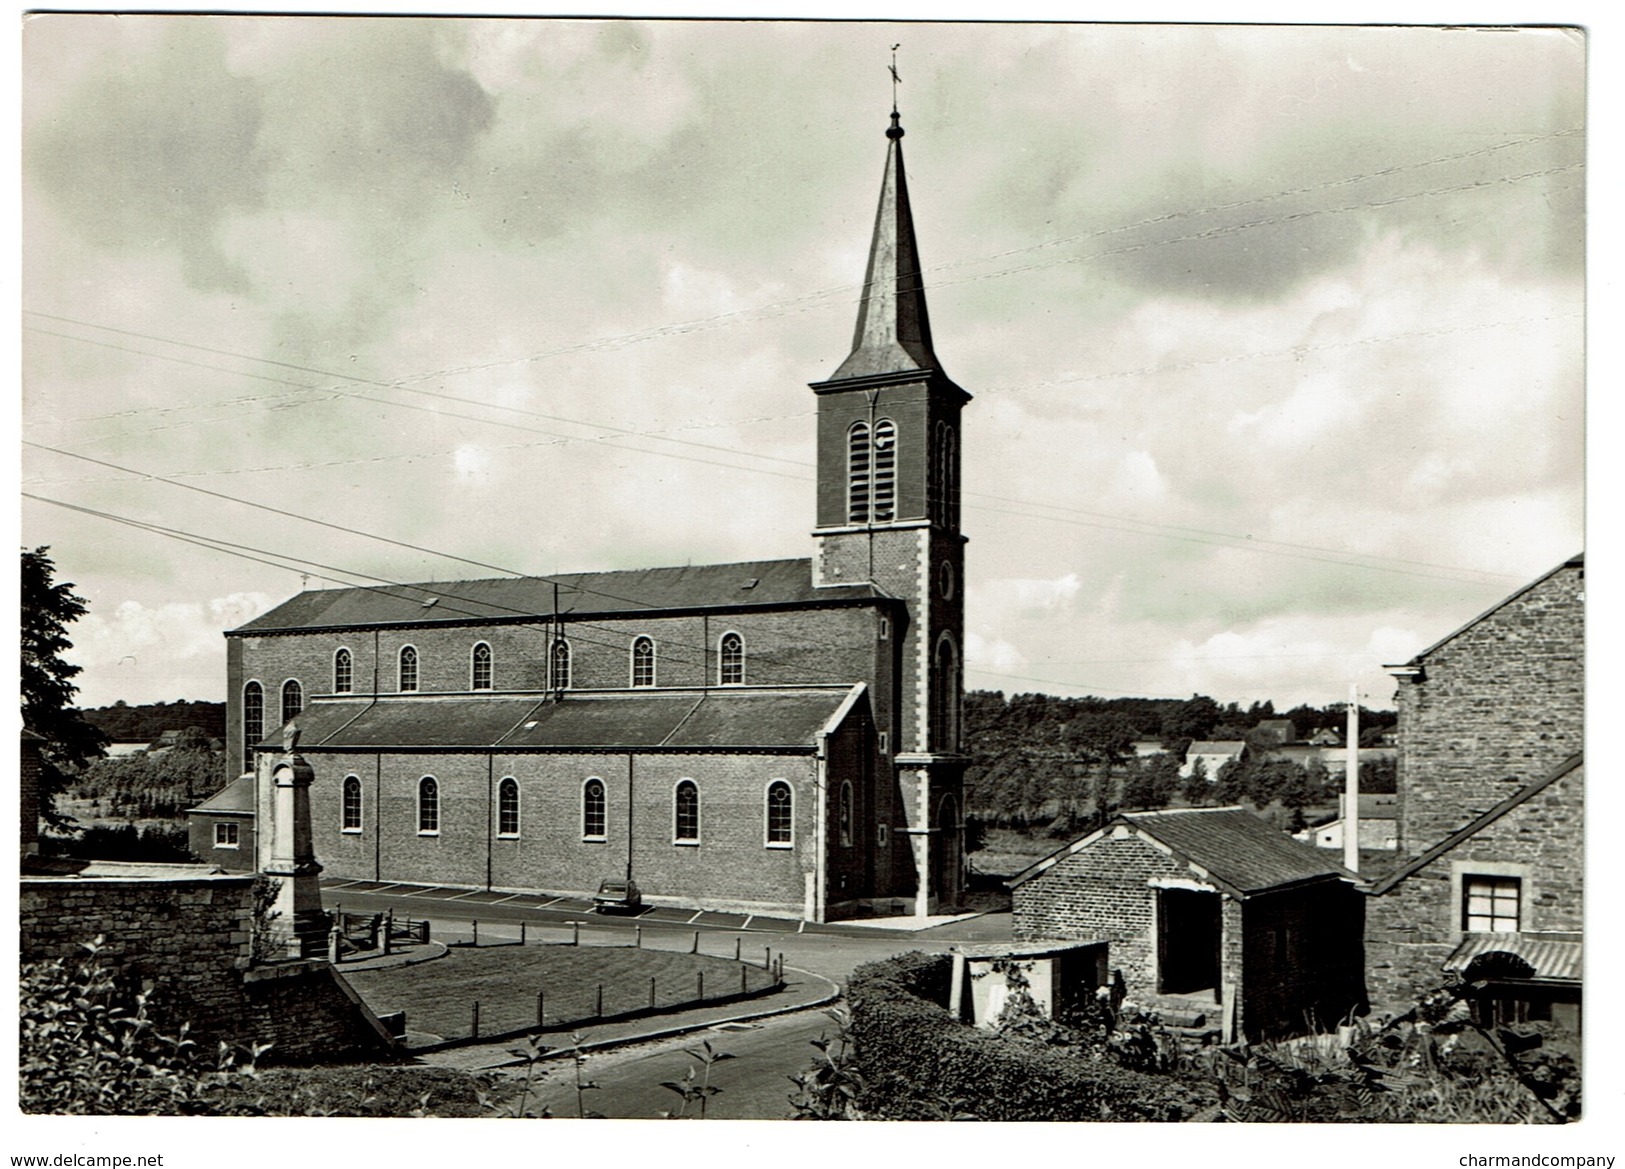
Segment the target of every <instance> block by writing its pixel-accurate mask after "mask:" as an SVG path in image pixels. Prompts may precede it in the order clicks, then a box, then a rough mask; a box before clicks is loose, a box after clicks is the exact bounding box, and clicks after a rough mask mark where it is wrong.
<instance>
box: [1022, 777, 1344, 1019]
mask: <svg viewBox="0 0 1625 1169" xmlns="http://www.w3.org/2000/svg"><path fill="white" fill-rule="evenodd" d="M1010 887H1011V891H1012V896H1013V909H1014V932H1015V937H1016V940H1017V941H1018V942H1031V941H1038V940H1041V939H1063V938H1074V939H1086V940H1090V941H1104V942H1107V943H1109V945H1110V948H1111V949H1110V953H1111V965H1112V967H1113V969H1114V977H1115V976H1116V975H1117V974H1120V975H1121V976H1122V980H1123V989H1124V990H1125V991H1126V992H1127V994H1128V996H1129V997H1130V998H1131V999H1133V1000H1135V1001H1136V1002H1138V1003H1139V1004H1141V1005H1142V1006H1145V1007H1148V1008H1151V1009H1153V1010H1156V1011H1158V1012H1159V1013H1161V1014H1163V1015H1164V1017H1165V1018H1166V1019H1167V1020H1168V1021H1170V1022H1176V1023H1183V1024H1187V1025H1192V1026H1203V1027H1210V1028H1212V1029H1213V1030H1216V1031H1219V1032H1220V1033H1221V1035H1222V1037H1223V1039H1224V1040H1225V1041H1226V1042H1231V1041H1235V1040H1242V1039H1245V1040H1248V1041H1258V1040H1262V1039H1269V1038H1277V1037H1282V1036H1287V1035H1293V1034H1302V1033H1304V1032H1306V1031H1312V1030H1321V1029H1327V1028H1330V1027H1333V1026H1335V1025H1336V1024H1337V1023H1339V1022H1341V1021H1342V1020H1344V1019H1346V1018H1347V1017H1348V1016H1349V1015H1351V1014H1353V1013H1355V1012H1356V1011H1359V1010H1362V1009H1363V1008H1364V1006H1365V988H1364V978H1363V969H1362V966H1363V956H1362V951H1361V933H1362V919H1361V914H1362V912H1363V909H1364V904H1363V902H1364V899H1363V898H1362V897H1361V896H1360V894H1359V893H1358V892H1357V891H1356V890H1355V888H1354V878H1353V875H1352V874H1350V873H1349V872H1347V871H1346V870H1345V869H1343V868H1342V867H1341V866H1339V865H1338V864H1336V863H1335V862H1334V861H1332V860H1331V858H1330V857H1328V856H1327V854H1326V853H1325V852H1322V851H1320V850H1319V849H1315V848H1313V847H1311V846H1309V845H1306V844H1303V843H1302V842H1300V841H1297V840H1293V839H1292V838H1291V837H1290V836H1288V835H1286V834H1285V833H1284V832H1280V831H1278V830H1276V829H1275V828H1272V827H1271V826H1270V825H1268V824H1266V823H1265V822H1264V821H1263V820H1261V819H1259V818H1258V817H1257V816H1254V815H1253V814H1252V813H1250V812H1247V811H1244V810H1243V809H1241V808H1189V809H1180V810H1174V811H1163V812H1141V813H1133V814H1127V815H1120V816H1118V817H1116V818H1115V819H1113V820H1112V821H1111V822H1109V823H1108V824H1106V825H1105V827H1103V828H1101V829H1100V830H1098V831H1096V832H1092V833H1090V834H1089V835H1087V836H1084V837H1082V838H1081V839H1079V840H1076V841H1073V842H1072V843H1071V844H1068V845H1067V846H1065V847H1064V848H1062V849H1060V850H1059V851H1058V852H1055V853H1053V854H1051V855H1050V856H1048V857H1045V858H1044V859H1043V860H1041V861H1039V862H1038V863H1037V864H1035V865H1033V866H1032V867H1030V868H1028V869H1027V870H1025V871H1024V872H1022V873H1019V874H1018V875H1017V876H1016V877H1014V878H1013V879H1012V880H1011V882H1010Z"/></svg>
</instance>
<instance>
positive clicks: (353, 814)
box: [339, 775, 361, 832]
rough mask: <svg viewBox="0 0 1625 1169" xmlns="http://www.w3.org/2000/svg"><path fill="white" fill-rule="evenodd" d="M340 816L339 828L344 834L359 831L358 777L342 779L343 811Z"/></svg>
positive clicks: (359, 792) (351, 776) (347, 776)
mask: <svg viewBox="0 0 1625 1169" xmlns="http://www.w3.org/2000/svg"><path fill="white" fill-rule="evenodd" d="M340 814H341V816H342V820H341V822H340V825H339V826H340V827H341V828H342V829H343V830H344V831H345V832H360V831H361V779H360V777H359V776H354V775H346V776H345V777H344V799H343V810H342V812H341V813H340Z"/></svg>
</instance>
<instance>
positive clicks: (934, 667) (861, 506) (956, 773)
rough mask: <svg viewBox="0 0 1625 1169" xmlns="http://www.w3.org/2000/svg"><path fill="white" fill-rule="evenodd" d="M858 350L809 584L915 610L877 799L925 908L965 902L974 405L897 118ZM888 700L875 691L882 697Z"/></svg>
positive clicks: (836, 434)
mask: <svg viewBox="0 0 1625 1169" xmlns="http://www.w3.org/2000/svg"><path fill="white" fill-rule="evenodd" d="M886 138H887V146H886V169H885V174H884V177H883V178H882V180H881V187H880V207H879V211H878V213H877V214H876V217H875V230H874V238H873V240H872V242H871V244H870V247H869V265H868V270H867V272H866V273H865V276H864V285H863V297H862V300H861V302H860V304H859V306H858V320H857V328H856V330H855V332H854V334H853V338H852V351H851V353H849V354H848V355H847V358H846V360H845V361H843V362H842V363H841V365H840V368H838V369H837V370H836V371H835V373H834V375H833V376H832V377H830V378H829V380H827V381H822V382H814V383H813V385H812V389H813V391H814V393H816V394H817V395H818V524H817V527H816V528H815V529H814V531H813V536H814V537H815V539H816V540H817V545H818V546H817V551H816V555H815V557H814V560H813V581H814V583H815V584H816V585H819V586H821V587H829V586H836V585H853V584H863V583H869V584H872V585H873V586H875V587H876V588H877V589H878V590H879V591H881V592H883V593H885V594H887V595H889V596H893V597H896V598H898V599H899V600H901V601H903V602H904V604H905V606H906V614H907V616H906V620H904V621H903V622H902V625H903V627H902V628H900V629H897V630H895V631H892V632H891V633H890V635H889V637H890V640H891V645H892V651H891V652H892V661H893V663H894V677H895V680H896V681H895V687H894V688H893V693H892V694H891V701H890V703H889V706H890V709H889V710H884V709H879V708H878V707H879V704H878V703H877V709H876V711H875V715H876V720H877V723H878V726H879V728H880V729H882V730H883V731H886V732H887V734H888V740H889V742H888V747H889V749H888V750H887V751H886V752H884V753H883V757H882V758H881V759H880V760H879V763H880V770H879V772H878V774H879V775H880V776H881V777H882V780H883V782H887V783H890V784H892V785H893V793H892V794H893V798H892V799H891V800H883V801H880V806H881V807H885V806H886V805H888V804H889V805H890V806H892V807H893V808H895V809H897V810H898V822H897V823H895V824H894V825H892V831H893V832H894V833H896V834H898V835H899V836H901V837H902V838H904V839H906V841H907V848H908V850H909V853H910V856H911V858H912V868H913V870H914V889H913V893H914V905H915V912H916V913H917V914H920V915H926V914H929V913H931V912H933V911H934V910H935V909H937V908H938V907H940V906H944V905H947V904H950V903H952V902H954V901H956V900H957V899H958V897H959V895H960V893H961V892H962V890H963V868H964V847H963V796H962V775H963V771H964V758H963V756H962V755H961V754H960V742H959V735H960V708H961V696H962V693H963V673H964V672H963V666H962V662H963V652H964V648H963V647H964V629H965V621H964V601H963V598H964V563H965V537H964V536H963V535H962V534H961V533H960V530H959V516H960V508H959V497H960V488H959V458H960V431H959V422H960V410H961V408H962V407H963V406H964V405H965V403H966V402H968V401H970V395H969V394H967V393H966V392H965V391H964V390H962V389H960V388H959V386H957V385H955V384H954V382H953V381H952V380H951V379H950V378H949V377H948V375H947V374H946V373H944V372H943V370H942V365H941V363H940V362H939V361H938V360H937V356H936V352H935V350H934V349H933V347H932V343H931V322H930V318H929V316H928V314H927V313H926V306H925V288H924V285H923V282H922V278H921V271H920V260H919V251H918V248H917V246H916V244H915V240H914V219H913V215H912V214H911V212H910V210H909V199H908V182H907V180H906V178H905V175H904V171H903V128H902V126H901V124H900V119H899V115H898V113H897V110H896V109H895V108H894V109H893V110H892V114H891V127H890V128H889V129H888V130H887V131H886ZM878 697H879V696H878V695H877V698H878Z"/></svg>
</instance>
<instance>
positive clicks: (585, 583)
mask: <svg viewBox="0 0 1625 1169" xmlns="http://www.w3.org/2000/svg"><path fill="white" fill-rule="evenodd" d="M555 586H557V590H558V611H559V612H560V613H561V614H564V615H565V616H569V615H571V614H588V613H591V614H604V613H622V612H637V611H644V610H650V609H710V608H739V607H743V606H755V605H782V604H794V603H805V602H811V601H837V600H850V599H853V598H864V597H873V596H878V595H879V594H878V593H877V592H876V590H875V589H874V587H873V586H872V585H869V584H855V585H835V586H830V587H827V588H814V587H813V582H812V562H811V561H810V560H755V561H748V562H745V563H741V564H705V565H696V566H686V567H679V568H641V569H627V570H624V571H620V572H586V573H575V574H572V575H569V576H556V577H545V578H544V577H513V578H501V579H496V580H460V581H428V582H424V583H420V584H402V585H389V586H382V587H378V588H352V589H314V590H311V591H309V592H303V593H300V594H299V595H298V596H295V597H293V598H291V599H289V600H287V601H284V602H283V603H282V604H280V605H278V606H277V607H276V608H275V609H272V610H271V611H270V612H269V613H263V614H261V615H260V616H258V617H256V618H254V620H252V621H250V622H248V623H247V624H246V625H242V626H239V627H238V628H237V629H235V630H232V631H231V632H233V633H262V632H274V631H278V630H287V629H312V628H348V627H353V626H359V625H379V624H391V625H394V624H402V623H418V622H434V623H440V622H444V623H456V622H460V621H480V620H501V619H503V618H513V619H518V618H522V617H528V618H535V617H546V616H548V615H550V614H552V613H553V611H554V609H553V605H554V588H555Z"/></svg>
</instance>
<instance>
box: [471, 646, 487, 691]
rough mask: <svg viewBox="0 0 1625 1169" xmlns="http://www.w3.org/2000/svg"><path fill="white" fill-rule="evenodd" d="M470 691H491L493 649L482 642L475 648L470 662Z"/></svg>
mask: <svg viewBox="0 0 1625 1169" xmlns="http://www.w3.org/2000/svg"><path fill="white" fill-rule="evenodd" d="M469 689H471V690H489V689H491V647H490V646H489V645H487V644H485V642H483V641H482V642H480V643H479V644H477V645H476V646H475V647H474V651H473V654H472V655H471V660H470V662H469Z"/></svg>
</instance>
